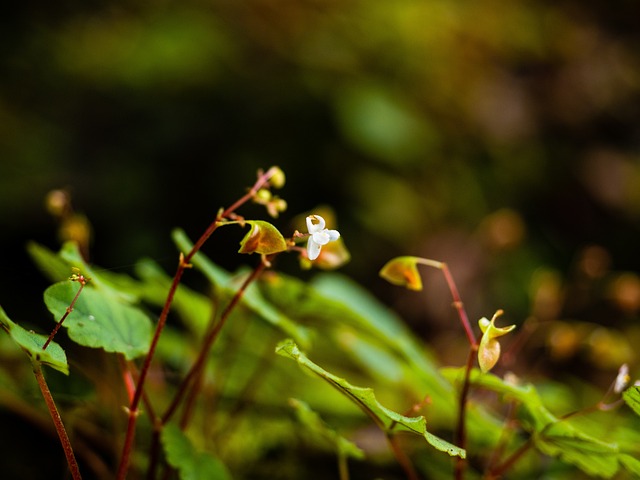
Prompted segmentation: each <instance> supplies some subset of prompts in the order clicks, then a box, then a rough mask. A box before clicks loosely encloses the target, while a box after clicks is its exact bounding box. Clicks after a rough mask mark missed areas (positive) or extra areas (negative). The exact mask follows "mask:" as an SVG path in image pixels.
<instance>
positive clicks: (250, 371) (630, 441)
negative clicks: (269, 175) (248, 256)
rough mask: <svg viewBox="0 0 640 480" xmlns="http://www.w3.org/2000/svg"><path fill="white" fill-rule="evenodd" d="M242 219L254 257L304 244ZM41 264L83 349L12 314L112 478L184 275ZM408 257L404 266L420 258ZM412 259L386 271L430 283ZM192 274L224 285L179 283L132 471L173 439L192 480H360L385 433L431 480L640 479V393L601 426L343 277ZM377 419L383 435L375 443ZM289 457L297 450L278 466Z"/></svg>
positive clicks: (15, 378)
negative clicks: (442, 347)
mask: <svg viewBox="0 0 640 480" xmlns="http://www.w3.org/2000/svg"><path fill="white" fill-rule="evenodd" d="M233 223H240V224H242V225H245V224H247V225H248V226H249V227H250V230H249V232H248V233H247V234H246V235H245V237H244V239H243V240H242V242H241V247H240V252H241V253H258V254H261V255H262V256H263V258H262V262H263V263H262V264H263V265H266V263H265V262H267V260H266V258H265V256H268V255H271V254H273V253H278V252H281V251H284V250H285V249H287V248H288V243H287V241H285V240H284V238H283V237H282V235H281V234H280V233H279V232H278V231H277V230H276V229H275V227H273V226H272V225H271V224H269V223H267V222H263V221H244V220H242V221H237V222H236V221H233V222H227V224H233ZM173 240H174V243H175V244H176V246H177V248H178V250H179V251H180V252H181V255H182V256H181V262H182V261H183V258H184V257H185V256H189V255H190V252H193V251H194V250H193V249H194V246H193V243H192V242H191V241H190V239H189V238H188V237H187V235H186V234H185V233H184V232H183V231H181V230H175V231H174V232H173ZM29 253H30V254H31V256H32V258H33V259H34V261H35V262H36V263H37V265H38V266H39V267H40V269H41V270H42V271H43V272H44V273H45V274H46V275H47V276H48V277H49V278H50V279H51V280H52V281H53V282H55V283H53V284H52V285H51V286H50V287H49V288H47V290H46V291H45V293H44V302H45V305H46V306H47V308H48V309H49V311H50V312H51V313H52V317H53V318H54V319H55V320H56V321H59V320H60V319H61V318H66V320H65V322H64V327H65V329H66V332H67V335H68V340H67V339H65V338H63V339H62V340H60V343H63V342H64V343H65V344H66V347H65V348H66V349H67V350H68V351H69V352H70V358H71V360H68V358H67V354H66V353H65V351H64V350H63V348H62V347H61V346H60V344H59V343H57V342H56V341H53V342H51V343H50V345H48V347H47V348H43V347H44V346H45V342H47V337H46V336H43V335H40V334H37V333H34V332H32V331H28V330H25V329H24V328H22V327H21V326H19V325H17V324H16V323H14V322H13V321H12V320H11V319H10V318H9V317H8V316H7V314H6V313H5V312H4V311H2V310H1V309H0V324H1V325H2V327H3V328H4V330H6V332H7V333H8V334H9V337H10V338H11V339H12V340H13V341H14V342H15V343H16V344H17V345H18V346H19V347H20V349H21V350H22V351H24V352H25V353H26V354H27V356H28V357H29V358H30V359H31V361H32V363H33V365H34V366H35V369H36V371H39V368H40V365H45V366H47V367H51V368H52V369H54V370H57V371H58V372H61V373H62V374H65V375H70V377H69V378H67V379H62V378H58V377H55V376H54V377H53V378H54V379H56V383H57V385H59V386H60V387H59V388H60V389H61V390H65V389H67V390H68V392H69V394H70V400H69V401H68V402H67V403H66V406H65V409H64V410H63V414H62V417H63V418H65V419H66V420H69V419H70V421H68V422H66V423H68V425H69V428H71V429H72V431H73V434H72V435H71V438H73V442H72V443H73V444H75V446H76V452H77V454H78V455H79V456H80V461H81V463H82V464H83V465H85V466H86V468H87V469H90V470H91V471H92V472H93V473H94V474H95V477H96V478H110V477H112V476H113V471H112V467H110V465H112V464H113V463H115V462H117V461H118V459H117V458H115V455H114V453H113V452H114V451H117V450H118V446H119V443H120V442H121V438H122V431H123V429H124V425H123V423H122V420H123V418H122V409H121V407H122V406H127V405H129V403H130V397H131V396H132V395H133V393H134V392H133V388H132V385H131V383H132V381H133V379H135V377H136V375H137V371H136V367H135V365H136V360H138V359H140V358H142V357H145V356H146V355H148V352H149V350H150V346H151V344H152V335H153V321H152V320H151V318H153V317H154V316H155V314H156V313H157V312H158V311H159V310H160V309H161V308H163V307H164V306H165V305H166V303H165V302H166V297H167V291H169V290H170V288H171V286H172V278H171V276H170V275H168V274H167V273H165V272H164V271H163V270H162V268H160V266H159V265H158V264H157V263H156V262H154V261H153V260H150V259H142V260H140V261H139V262H138V263H137V264H136V266H135V269H134V270H135V277H132V276H128V275H124V274H115V273H113V272H110V271H108V270H101V269H98V268H96V267H94V266H92V265H89V264H88V263H87V262H86V261H85V260H84V259H83V256H82V254H81V252H80V249H79V247H78V245H77V244H76V243H73V242H68V243H65V244H64V245H63V246H62V248H61V250H60V251H59V252H53V251H51V250H49V249H47V248H45V247H43V246H41V245H38V244H35V243H33V244H31V245H30V246H29ZM403 258H404V259H403V260H401V262H403V261H404V262H406V259H407V258H414V257H403ZM412 262H413V260H412ZM412 262H409V265H410V267H411V268H409V269H402V268H400V269H398V268H397V266H398V263H397V262H396V263H395V264H393V265H395V267H394V268H390V269H389V268H388V269H386V270H383V275H384V276H386V277H389V275H390V276H391V280H393V279H398V278H400V279H404V280H398V281H396V282H395V283H404V284H408V285H409V286H410V287H416V286H419V287H420V288H421V286H422V284H421V282H420V279H419V273H418V272H417V267H416V264H415V263H412ZM181 265H182V264H181ZM427 265H431V266H438V267H441V266H442V265H443V264H439V263H437V262H432V263H428V262H427ZM189 266H190V267H193V269H195V270H197V271H198V272H199V273H200V274H201V275H202V277H203V278H204V279H205V280H206V282H207V285H208V288H207V289H206V290H204V291H196V290H194V289H191V288H189V287H188V286H185V285H184V284H180V285H179V286H178V287H177V290H176V291H175V297H174V300H173V303H171V313H172V316H171V321H170V322H168V323H167V324H166V326H165V328H164V331H163V332H162V335H161V336H160V337H159V342H158V345H157V355H156V359H155V361H154V365H155V366H154V369H153V372H152V375H151V376H150V380H149V381H148V382H147V383H146V385H145V389H144V400H145V410H146V411H145V412H143V413H142V415H141V418H142V419H143V420H142V422H141V423H140V424H139V425H138V431H139V433H138V436H137V438H138V442H137V444H136V447H135V448H136V450H135V452H136V453H135V455H134V459H133V466H132V472H136V473H137V472H143V471H145V470H147V469H152V468H155V464H156V463H157V462H158V458H157V455H158V452H157V451H155V450H154V449H153V443H154V440H153V439H154V438H155V437H154V436H153V435H154V432H156V433H157V432H158V429H159V430H160V432H159V436H158V441H159V443H160V444H161V450H162V455H161V456H162V458H163V460H162V462H163V463H164V465H165V466H166V468H172V469H174V470H175V471H177V472H178V474H179V476H180V478H184V479H187V478H210V479H228V478H232V477H233V478H275V477H277V478H301V477H302V476H306V477H307V478H308V477H310V476H312V475H313V472H314V467H313V466H309V464H307V463H306V462H300V461H296V460H294V459H293V457H291V456H287V452H288V453H289V454H291V453H296V454H308V452H314V453H313V454H315V455H323V456H325V455H335V456H336V458H337V461H338V467H337V470H336V471H334V472H333V475H335V476H336V477H337V476H338V475H339V476H340V478H343V479H344V478H348V475H349V473H348V472H349V467H348V466H347V459H353V462H352V466H351V468H352V469H358V468H363V465H367V464H368V463H370V462H373V463H377V462H382V463H385V464H392V462H391V461H390V458H391V455H390V454H388V453H387V455H385V454H382V453H380V449H379V448H377V446H376V445H371V444H369V446H368V447H367V448H365V447H359V446H357V443H358V442H357V441H356V440H357V439H358V438H362V436H363V435H367V436H368V437H372V438H373V439H376V438H380V439H381V440H382V441H383V443H384V444H385V445H387V446H385V448H383V449H382V451H386V452H389V451H393V452H394V454H395V458H396V460H397V462H399V463H400V464H401V467H402V468H403V469H404V472H405V474H406V475H408V476H409V477H415V478H419V476H420V473H418V472H421V473H422V474H423V475H425V476H428V477H429V478H451V476H452V475H453V472H454V470H453V468H454V467H453V464H454V461H457V462H461V461H467V462H468V463H469V464H470V465H471V466H472V467H473V468H472V469H468V470H467V472H468V475H469V476H470V477H471V476H473V477H475V476H477V475H479V474H480V473H481V472H484V473H485V474H486V475H488V476H490V477H492V476H493V477H497V476H499V475H501V474H502V473H504V471H506V470H507V469H512V470H513V471H515V472H517V474H518V478H537V477H538V476H539V475H540V469H541V468H544V469H545V470H546V471H547V472H551V474H554V473H557V474H562V473H563V472H566V471H567V468H576V467H577V468H578V469H580V470H581V471H583V472H584V473H586V474H587V475H593V476H600V477H606V478H612V477H613V476H615V475H617V474H622V472H628V473H629V475H640V461H639V460H638V457H639V456H640V447H639V445H640V434H639V433H638V431H639V429H638V428H637V427H638V425H640V421H639V420H640V419H639V418H638V415H640V387H639V386H632V387H630V388H628V389H627V390H626V391H624V393H623V395H622V398H623V400H624V402H625V403H626V404H627V405H628V406H629V407H631V411H630V410H629V409H628V408H626V407H625V410H624V411H623V413H621V414H619V415H615V416H614V415H611V414H605V413H602V415H608V416H606V417H604V416H602V417H598V418H597V421H590V420H589V419H591V418H592V417H591V416H580V415H573V416H562V415H563V414H564V413H567V412H566V411H564V412H557V413H552V409H551V408H550V407H549V406H548V405H547V402H549V401H550V400H553V401H552V403H554V404H555V405H559V404H563V403H564V406H565V407H566V406H567V405H571V404H572V403H573V402H574V400H575V399H572V398H571V395H570V394H567V393H566V392H560V391H558V389H557V388H555V390H554V391H553V395H552V396H550V395H548V394H547V393H546V392H548V391H549V390H550V389H552V388H554V385H552V384H550V383H548V382H547V383H545V382H541V383H540V384H538V385H537V386H534V385H532V384H528V383H527V384H521V383H519V382H518V381H514V380H513V378H512V377H509V376H505V378H500V377H498V376H496V375H493V374H491V373H488V370H490V368H491V367H492V366H493V365H487V364H483V361H482V360H481V361H480V366H481V368H482V370H478V369H469V368H467V369H465V368H462V369H460V368H441V366H440V365H439V364H438V362H437V360H436V357H435V355H434V354H433V353H432V352H430V351H429V348H428V347H427V346H425V345H424V344H423V343H422V342H421V341H420V340H418V339H417V337H416V336H415V335H414V334H413V333H412V332H411V331H410V330H409V329H408V328H407V327H406V326H405V325H404V324H403V322H402V321H401V320H400V319H399V318H398V317H397V316H396V315H395V314H394V313H393V312H391V311H390V310H388V309H387V308H386V307H384V306H383V305H381V304H380V303H379V302H378V301H377V300H376V299H375V298H373V297H372V296H371V295H370V294H369V293H368V292H367V291H366V290H365V289H363V288H362V287H360V286H358V285H357V284H355V283H354V282H353V281H351V280H349V279H348V278H346V277H345V276H343V275H341V274H338V273H333V272H332V273H329V272H325V273H320V274H317V275H315V276H314V277H313V278H312V280H311V281H309V282H303V281H301V280H299V279H297V278H294V277H290V276H288V275H285V274H282V273H278V272H275V271H273V270H267V271H265V272H264V273H263V274H262V276H260V277H259V278H257V279H255V281H253V282H251V283H248V282H247V281H248V279H251V278H253V277H252V272H251V271H247V270H245V269H241V270H240V271H238V272H234V273H231V272H228V271H226V270H224V269H222V268H221V267H219V266H218V265H216V263H215V262H213V261H212V260H211V259H209V258H208V257H207V256H206V255H204V254H203V253H202V252H198V253H196V254H195V255H193V256H191V257H190V264H189ZM72 269H80V271H82V272H83V274H84V275H85V276H86V277H87V278H90V279H91V281H90V282H88V283H87V285H86V288H84V289H83V291H82V294H81V295H78V285H77V283H75V282H70V281H69V272H70V271H72ZM389 272H391V274H390V273H389ZM83 286H84V285H83ZM415 289H419V288H415ZM238 292H241V295H238ZM234 302H237V304H236V303H234ZM229 305H232V306H235V308H233V310H232V311H230V314H229V315H230V316H229V319H228V321H227V322H226V324H225V328H224V329H222V330H221V332H220V336H219V337H218V338H217V341H216V342H215V344H214V345H213V348H212V350H211V352H210V353H209V354H208V355H207V356H206V364H205V366H204V370H203V372H204V373H203V374H202V375H201V376H200V377H199V378H197V382H199V383H198V388H197V389H195V390H193V391H194V392H196V393H197V395H192V396H187V398H186V399H185V400H184V401H182V402H179V405H178V406H177V407H176V408H178V409H179V410H180V411H181V414H180V417H179V419H178V420H173V419H172V420H171V421H169V420H168V417H169V416H167V417H166V418H167V421H166V422H163V423H162V424H161V425H158V424H154V419H157V418H160V417H158V416H155V415H153V414H152V411H153V409H156V408H163V409H164V408H166V407H167V405H170V404H171V402H172V399H175V398H176V395H177V394H178V393H180V392H181V390H180V389H181V382H180V380H181V379H182V378H184V377H185V376H186V375H188V374H189V373H190V372H191V369H192V367H193V365H194V362H197V358H198V354H199V353H200V352H201V351H203V349H205V347H204V346H203V342H204V341H203V339H204V338H207V337H208V336H209V335H210V332H211V331H212V330H213V329H215V328H216V325H219V324H220V323H219V322H221V320H222V319H223V318H224V319H226V317H225V315H227V313H228V312H229V310H228V307H229ZM483 320H484V322H482V321H481V327H482V330H483V332H485V337H483V340H482V341H481V342H480V351H481V352H482V350H483V349H485V350H488V351H489V352H490V353H491V355H493V357H495V358H492V359H491V362H493V363H495V361H497V360H498V358H497V357H496V355H497V356H499V345H498V346H496V343H493V342H496V340H495V337H497V336H501V335H503V334H505V333H506V332H507V331H508V328H505V329H498V328H497V327H495V326H494V325H493V322H494V320H495V317H494V319H493V320H492V321H491V322H489V321H488V320H486V319H483ZM487 332H488V333H487ZM471 335H472V333H471ZM485 338H486V340H485ZM474 342H475V340H474ZM483 342H484V343H483ZM476 346H477V345H476ZM496 352H497V353H496ZM288 360H290V361H288ZM494 360H495V361H494ZM296 366H298V367H300V368H301V369H302V371H303V372H306V373H309V374H310V375H303V374H302V372H301V371H300V369H299V368H296ZM22 373H24V372H19V374H15V375H11V374H10V373H9V371H8V370H7V371H3V372H2V376H1V377H0V378H1V380H2V382H1V384H0V392H1V394H0V401H2V402H3V404H4V406H10V405H15V404H16V402H18V403H21V404H23V403H27V400H26V399H28V398H30V397H31V395H30V394H29V390H30V389H31V386H30V385H28V384H25V383H24V381H23V378H21V377H20V376H19V375H21V374H22ZM38 378H39V377H38ZM50 378H51V377H50ZM123 378H124V381H123ZM352 382H353V383H352ZM465 383H467V384H468V386H470V387H471V389H472V391H473V392H477V393H478V395H472V396H470V397H469V398H468V400H467V398H466V397H463V398H464V400H465V401H464V402H462V404H461V402H460V391H461V390H463V389H464V388H463V384H465ZM356 384H357V385H366V387H361V386H356ZM74 389H76V391H75V392H74ZM78 389H79V390H80V391H81V392H82V393H80V394H78V393H77V390H78ZM374 391H375V393H374ZM9 392H11V393H9ZM482 392H492V393H493V394H494V395H493V396H489V397H487V395H486V394H483V393H482ZM57 393H58V392H54V394H57ZM45 398H46V397H45ZM559 398H562V399H563V401H559ZM8 399H9V400H8ZM12 402H13V403H12ZM169 409H171V408H169ZM460 409H462V410H463V411H464V412H465V417H464V418H465V422H464V425H463V427H462V428H463V430H464V431H465V433H466V437H467V440H466V441H465V443H464V444H458V445H456V442H458V440H459V439H457V438H455V435H456V433H455V432H456V423H457V422H458V421H459V419H460ZM17 410H20V411H23V412H24V411H25V409H17ZM29 411H30V413H29V415H27V416H28V417H29V418H31V419H35V418H38V419H40V418H41V414H40V413H39V412H40V409H39V408H36V407H34V405H30V407H29ZM399 412H405V413H399ZM600 413H601V412H599V413H598V415H600ZM505 419H506V421H505ZM54 420H55V419H54ZM163 420H164V419H163ZM325 422H327V423H325ZM372 424H373V425H375V426H376V427H377V431H378V432H379V433H381V434H382V435H378V436H376V435H375V434H372V433H371V431H370V430H369V428H368V427H369V426H371V425H372ZM87 425H91V426H92V427H91V428H88V427H87ZM329 425H330V426H329ZM95 429H98V430H99V431H100V437H101V444H102V447H101V448H95V445H93V443H94V441H95ZM91 432H94V433H93V435H92V434H91ZM149 438H151V439H152V440H151V444H152V445H151V447H149V445H148V443H149V440H148V439H149ZM63 443H64V442H63ZM147 452H150V453H149V454H148V455H147ZM274 452H280V453H282V452H284V453H282V455H281V458H278V459H277V461H273V460H272V458H273V454H274ZM319 452H321V453H319ZM541 455H542V456H544V457H545V458H547V459H549V460H548V461H547V462H546V463H545V465H544V467H541V466H540V464H539V462H538V459H539V458H540V456H541ZM452 457H453V458H454V459H455V460H454V461H452ZM276 470H277V472H278V473H277V475H276V474H274V471H276ZM150 471H154V470H150Z"/></svg>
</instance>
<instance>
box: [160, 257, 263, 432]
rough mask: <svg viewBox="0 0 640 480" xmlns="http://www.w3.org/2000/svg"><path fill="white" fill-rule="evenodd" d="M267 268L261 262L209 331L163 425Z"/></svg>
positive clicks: (199, 373) (165, 416) (163, 417)
mask: <svg viewBox="0 0 640 480" xmlns="http://www.w3.org/2000/svg"><path fill="white" fill-rule="evenodd" d="M266 266H267V264H266V263H265V262H260V264H259V265H258V266H257V267H256V268H255V269H254V270H253V271H252V272H251V274H250V275H249V276H248V277H247V278H246V279H245V281H244V282H243V283H242V286H241V287H240V289H239V290H238V291H237V292H236V294H235V295H234V296H233V298H232V299H231V301H230V302H229V304H228V305H227V307H226V308H225V309H224V311H223V312H222V314H221V315H220V321H218V323H216V325H215V326H214V327H213V328H212V329H211V330H210V331H209V333H208V334H207V336H206V337H205V340H204V342H203V344H202V348H201V349H200V354H199V355H198V358H197V359H196V361H195V362H194V364H193V365H192V366H191V369H190V370H189V372H188V373H187V375H186V377H185V378H184V380H183V381H182V384H181V385H180V388H179V389H178V392H177V393H176V396H175V398H174V399H173V402H171V405H170V406H169V408H167V411H166V412H165V414H164V415H163V416H162V423H163V424H165V423H167V422H168V421H169V419H170V418H171V416H172V415H173V414H174V412H175V410H176V408H177V407H178V405H179V404H180V402H181V401H182V398H183V396H184V395H185V393H186V391H187V389H188V388H189V385H190V384H192V381H193V380H195V379H197V378H198V376H199V375H201V373H202V369H203V367H204V363H205V361H206V359H207V357H208V355H209V352H210V351H211V347H213V344H214V342H215V340H216V338H217V337H218V334H219V333H220V331H221V330H222V327H223V326H224V324H225V323H226V321H227V319H228V318H229V316H230V314H231V312H232V311H233V309H234V308H235V306H236V305H237V304H238V302H239V301H240V299H241V298H242V296H243V295H244V292H245V291H246V289H247V287H248V286H249V285H250V284H251V282H253V281H254V280H255V279H256V278H258V276H259V275H260V274H261V273H262V271H263V270H264V269H265V268H266Z"/></svg>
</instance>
